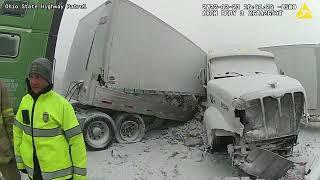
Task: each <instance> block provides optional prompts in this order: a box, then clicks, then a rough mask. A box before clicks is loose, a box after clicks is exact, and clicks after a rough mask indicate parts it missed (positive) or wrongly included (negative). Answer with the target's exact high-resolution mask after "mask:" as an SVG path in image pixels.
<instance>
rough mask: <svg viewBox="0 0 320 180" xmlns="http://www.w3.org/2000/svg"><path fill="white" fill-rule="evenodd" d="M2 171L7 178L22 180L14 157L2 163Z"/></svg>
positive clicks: (7, 179)
mask: <svg viewBox="0 0 320 180" xmlns="http://www.w3.org/2000/svg"><path fill="white" fill-rule="evenodd" d="M0 171H1V174H2V176H3V177H4V179H5V180H21V176H20V172H19V170H18V169H17V164H16V162H15V160H14V159H12V160H11V161H10V162H8V163H7V164H1V165H0Z"/></svg>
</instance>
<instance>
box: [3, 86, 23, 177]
mask: <svg viewBox="0 0 320 180" xmlns="http://www.w3.org/2000/svg"><path fill="white" fill-rule="evenodd" d="M13 120H14V113H13V109H12V108H11V106H10V103H9V95H8V91H7V88H6V87H5V86H4V84H3V83H1V82H0V172H1V174H2V176H3V178H4V179H5V180H20V179H21V177H20V173H19V171H18V169H17V167H16V163H15V161H14V156H13V139H12V138H13V137H12V124H13ZM0 179H1V178H0Z"/></svg>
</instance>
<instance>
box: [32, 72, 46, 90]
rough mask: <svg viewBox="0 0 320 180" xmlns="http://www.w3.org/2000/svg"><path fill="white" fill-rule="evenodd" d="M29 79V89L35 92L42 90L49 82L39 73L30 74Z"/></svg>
mask: <svg viewBox="0 0 320 180" xmlns="http://www.w3.org/2000/svg"><path fill="white" fill-rule="evenodd" d="M29 81H30V86H31V89H32V91H33V92H34V93H35V94H38V93H39V92H41V91H43V90H44V89H45V88H46V87H48V85H49V83H48V82H47V81H46V80H45V79H44V78H43V77H42V76H40V75H39V74H33V73H32V74H30V76H29Z"/></svg>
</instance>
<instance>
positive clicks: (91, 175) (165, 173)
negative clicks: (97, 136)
mask: <svg viewBox="0 0 320 180" xmlns="http://www.w3.org/2000/svg"><path fill="white" fill-rule="evenodd" d="M201 128H202V124H201V123H200V122H198V121H190V122H187V123H186V124H182V125H178V126H176V127H170V126H169V127H168V128H167V129H164V130H153V131H152V132H149V133H148V134H146V137H145V139H144V140H143V141H142V142H139V143H134V144H117V143H115V144H113V146H112V147H110V148H109V149H107V150H104V151H99V152H88V179H92V180H102V179H103V180H104V179H112V180H113V179H121V180H173V179H174V180H175V179H177V180H180V179H181V180H188V179H190V180H213V179H225V178H223V177H234V176H245V175H243V174H242V173H241V172H240V171H239V170H238V169H236V168H234V167H232V166H231V160H230V159H229V157H228V156H226V155H222V154H211V153H207V152H206V151H205V147H206V146H205V145H198V146H195V147H190V146H186V145H184V143H185V142H184V139H190V138H194V136H197V137H201V136H203V130H201ZM319 137H320V123H312V124H310V125H309V126H307V127H302V130H301V133H300V136H299V139H298V145H297V146H296V147H295V149H294V155H293V157H291V159H292V160H293V161H295V162H297V163H299V162H305V161H307V160H308V161H312V160H313V159H314V157H315V154H318V153H319V152H320V138H319ZM203 138H205V137H203ZM194 141H197V139H195V140H194ZM198 142H199V143H201V139H198ZM318 163H319V162H318ZM282 179H283V180H298V179H303V178H302V177H301V168H300V167H298V166H297V167H296V168H295V169H293V170H289V173H288V174H287V175H286V176H285V177H284V178H282ZM312 180H313V179H312ZM314 180H316V179H314Z"/></svg>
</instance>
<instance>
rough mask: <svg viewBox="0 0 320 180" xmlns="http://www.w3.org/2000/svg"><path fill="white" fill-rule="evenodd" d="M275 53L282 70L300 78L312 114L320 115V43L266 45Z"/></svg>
mask: <svg viewBox="0 0 320 180" xmlns="http://www.w3.org/2000/svg"><path fill="white" fill-rule="evenodd" d="M261 49H262V50H265V51H269V52H271V53H273V54H274V55H275V62H276V64H277V65H278V68H279V69H281V70H282V72H283V73H284V74H285V75H287V76H290V77H293V78H295V79H297V80H299V81H300V82H301V84H302V86H303V87H304V88H305V89H306V93H307V103H308V111H309V114H310V115H320V94H319V92H320V45H319V44H301V45H287V46H273V47H264V48H261Z"/></svg>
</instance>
